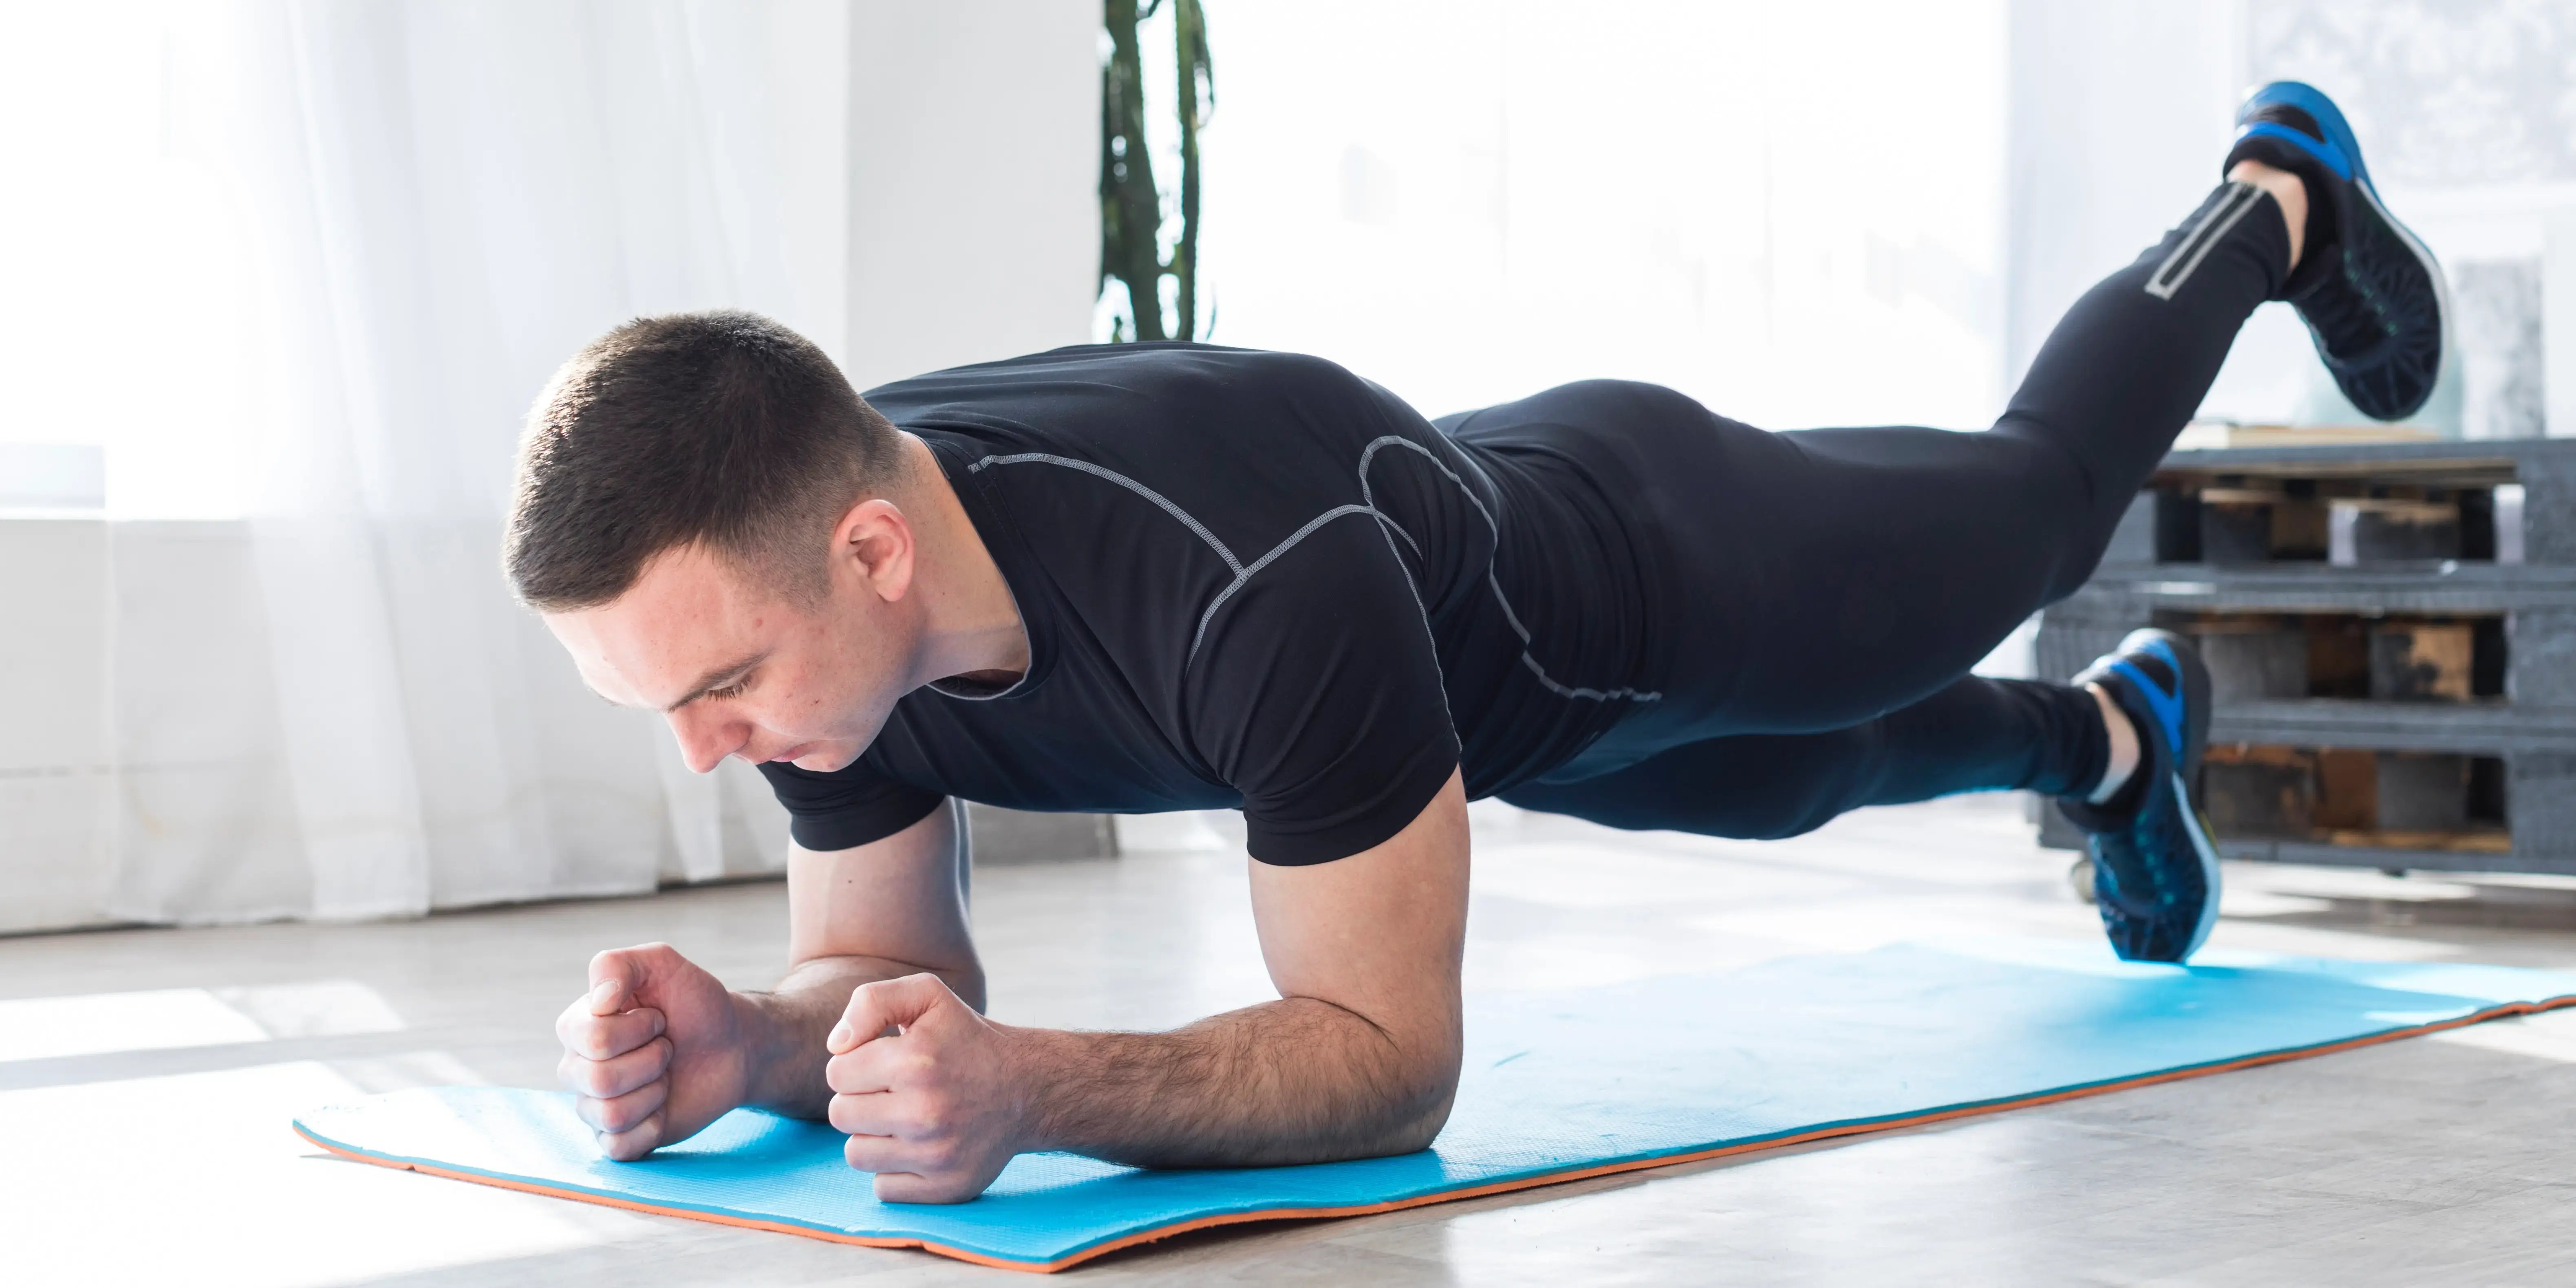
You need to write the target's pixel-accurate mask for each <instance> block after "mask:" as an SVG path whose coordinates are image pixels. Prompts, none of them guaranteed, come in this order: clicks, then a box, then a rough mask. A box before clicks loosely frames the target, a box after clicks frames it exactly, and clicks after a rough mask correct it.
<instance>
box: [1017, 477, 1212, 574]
mask: <svg viewBox="0 0 2576 1288" xmlns="http://www.w3.org/2000/svg"><path fill="white" fill-rule="evenodd" d="M1031 461H1038V462H1043V463H1045V464H1048V465H1061V466H1063V467H1065V468H1066V469H1069V470H1080V471H1082V472H1083V473H1085V474H1097V475H1099V476H1100V477H1102V478H1105V479H1107V480H1109V481H1110V482H1112V483H1115V484H1117V485H1118V486H1120V487H1123V488H1125V489H1127V490H1128V491H1130V492H1133V493H1135V494H1136V495H1138V496H1141V497H1143V498H1145V499H1146V500H1148V501H1151V502H1153V503H1154V504H1156V505H1159V506H1161V507H1163V509H1164V511H1165V512H1166V513H1168V514H1170V515H1171V516H1172V517H1173V518H1175V519H1178V520H1180V521H1181V522H1183V523H1186V524H1188V525H1189V528H1190V531H1192V532H1195V533H1197V534H1199V540H1201V541H1204V542H1206V543H1208V549H1210V550H1214V551H1215V552H1216V554H1217V558H1219V559H1223V560H1224V561H1225V566H1226V567H1228V568H1231V569H1233V570H1234V574H1235V576H1237V577H1241V576H1242V575H1243V564H1242V563H1241V562H1240V561H1238V560H1237V559H1236V558H1235V557H1234V552H1233V551H1231V550H1228V549H1226V548H1225V543H1224V542H1222V541H1219V540H1217V539H1216V534H1215V533H1213V532H1210V531H1208V530H1207V525H1206V524H1203V523H1201V522H1199V521H1198V520H1197V519H1195V518H1192V517H1191V516H1190V512H1189V511H1187V510H1184V509H1182V508H1181V507H1179V506H1177V505H1174V504H1172V503H1171V502H1170V501H1169V500H1167V499H1165V498H1164V496H1163V494H1162V493H1160V492H1157V491H1155V490H1154V489H1152V488H1149V487H1147V486H1145V485H1144V484H1142V483H1139V482H1137V481H1136V480H1134V479H1131V478H1129V477H1127V476H1126V475H1124V474H1121V473H1119V472H1118V471H1116V470H1111V469H1103V468H1101V467H1100V466H1097V465H1094V464H1092V463H1091V462H1089V461H1077V460H1075V459H1073V458H1072V457H1070V456H1051V455H1049V454H1047V453H1045V452H1022V453H1020V454H1019V455H1017V456H987V457H985V458H984V459H982V460H980V461H977V462H975V463H974V464H972V465H969V466H967V467H966V472H967V473H969V474H980V473H982V472H983V471H984V467H985V466H987V465H1022V464H1026V463H1028V462H1031Z"/></svg>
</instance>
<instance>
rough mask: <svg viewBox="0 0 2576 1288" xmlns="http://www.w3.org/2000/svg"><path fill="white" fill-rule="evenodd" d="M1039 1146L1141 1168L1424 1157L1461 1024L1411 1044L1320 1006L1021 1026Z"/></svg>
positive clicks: (1288, 1004)
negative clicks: (1086, 1026)
mask: <svg viewBox="0 0 2576 1288" xmlns="http://www.w3.org/2000/svg"><path fill="white" fill-rule="evenodd" d="M1018 1032H1019V1035H1020V1036H1021V1037H1022V1038H1024V1039H1025V1042H1024V1043H1023V1044H1022V1046H1021V1050H1022V1052H1023V1053H1024V1054H1023V1056H1022V1058H1023V1059H1024V1060H1025V1061H1026V1062H1027V1063H1026V1067H1025V1068H1023V1069H1022V1070H1021V1071H1020V1075H1021V1079H1022V1085H1024V1086H1027V1087H1028V1088H1030V1094H1031V1096H1032V1097H1033V1103H1032V1105H1031V1107H1030V1108H1031V1120H1032V1122H1033V1124H1034V1136H1035V1139H1034V1140H1032V1141H1031V1142H1029V1143H1028V1144H1026V1145H1025V1146H1024V1148H1027V1149H1037V1150H1069V1151H1072V1152H1074V1153H1079V1154H1087V1155H1090V1156H1092V1157H1094V1158H1102V1159H1108V1160H1110V1161H1112V1162H1119V1163H1127V1164H1131V1165H1134V1166H1140V1167H1238V1166H1265V1165H1273V1164H1286V1163H1313V1162H1327V1161H1332V1160H1336V1159H1344V1158H1365V1157H1373V1156H1376V1155H1382V1154H1395V1153H1406V1152H1410V1151H1412V1150H1416V1149H1420V1148H1423V1147H1424V1146H1426V1145H1428V1144H1430V1143H1431V1139H1432V1137H1434V1136H1436V1135H1438V1134H1439V1131H1440V1127H1441V1125H1442V1124H1443V1123H1445V1122H1446V1121H1448V1117H1449V1106H1450V1102H1451V1099H1452V1097H1453V1096H1454V1094H1455V1092H1456V1089H1457V1081H1458V1036H1457V1033H1456V1031H1455V1029H1454V1028H1452V1029H1450V1030H1449V1031H1448V1032H1446V1033H1444V1034H1442V1035H1440V1036H1438V1037H1435V1038H1428V1039H1417V1040H1416V1041H1415V1042H1414V1043H1412V1044H1411V1045H1410V1046H1408V1045H1407V1044H1406V1043H1404V1042H1400V1041H1399V1040H1398V1039H1397V1038H1396V1037H1395V1036H1394V1035H1393V1034H1392V1033H1391V1032H1390V1031H1389V1030H1386V1029H1383V1028H1381V1027H1380V1026H1378V1025H1377V1024H1375V1023H1373V1022H1371V1021H1370V1020H1368V1019H1367V1018H1365V1017H1363V1016H1361V1015H1359V1014H1358V1013H1356V1012H1353V1011H1350V1010H1346V1009H1344V1008H1342V1007H1339V1006H1334V1005H1332V1004H1331V1003H1328V1002H1320V1001H1316V1000H1314V999H1311V998H1285V999H1282V1000H1280V1001H1276V1002H1266V1003H1263V1004H1262V1005H1259V1006H1252V1007H1247V1008H1245V1009H1243V1010H1239V1011H1230V1012H1227V1013H1226V1014H1224V1015H1219V1016H1215V1017H1212V1018H1210V1019H1206V1020H1201V1021H1199V1022H1198V1023H1196V1024H1192V1025H1190V1026H1188V1027H1187V1028H1183V1029H1179V1030H1176V1031H1174V1032H1171V1033H1065V1032H1056V1031H1052V1030H1042V1029H1023V1030H1019V1031H1018Z"/></svg>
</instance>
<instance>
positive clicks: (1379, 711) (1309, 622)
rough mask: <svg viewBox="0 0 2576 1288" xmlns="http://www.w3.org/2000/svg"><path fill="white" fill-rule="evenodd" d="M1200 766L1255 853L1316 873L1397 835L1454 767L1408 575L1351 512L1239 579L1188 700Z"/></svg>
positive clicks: (1210, 620) (1211, 632)
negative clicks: (1216, 783) (1235, 806)
mask: <svg viewBox="0 0 2576 1288" xmlns="http://www.w3.org/2000/svg"><path fill="white" fill-rule="evenodd" d="M1184 693H1185V697H1186V700H1187V703H1188V708H1187V718H1188V723H1189V728H1190V732H1191V736H1192V738H1193V740H1194V741H1195V742H1196V744H1197V748H1198V751H1199V754H1200V755H1201V756H1203V757H1204V758H1205V759H1206V760H1207V762H1208V764H1209V766H1210V767H1211V768H1213V769H1214V770H1216V772H1217V773H1218V774H1219V775H1220V776H1222V777H1223V778H1224V779H1225V780H1226V781H1227V782H1228V783H1230V784H1232V785H1233V786H1234V788H1235V789H1236V790H1237V791H1240V792H1241V793H1242V794H1243V816H1244V822H1245V825H1246V831H1247V832H1248V834H1249V835H1248V844H1249V848H1250V849H1251V852H1252V857H1254V858H1256V859H1259V860H1261V861H1262V862H1264V863H1275V864H1283V865H1298V864H1310V863H1324V862H1329V861H1331V860H1334V859H1339V858H1344V857H1347V856H1349V855H1352V854H1357V853H1359V852H1360V851H1362V850H1366V849H1368V848H1370V847H1372V846H1375V845H1378V844H1380V843H1381V842H1384V841H1386V840H1387V839H1388V838H1390V837H1393V836H1394V835H1395V834H1396V833H1397V832H1400V831H1402V830H1404V827H1405V825H1406V824H1408V823H1410V822H1412V821H1413V820H1414V818H1415V816H1417V815H1419V814H1420V813H1421V812H1422V809H1423V807H1424V806H1426V805H1428V804H1430V803H1431V799H1432V797H1434V796H1436V795H1438V794H1439V792H1440V788H1441V785H1442V784H1444V783H1446V782H1447V781H1448V780H1449V775H1450V774H1451V772H1453V771H1454V770H1456V769H1457V767H1458V735H1457V731H1456V729H1455V728H1454V726H1453V725H1452V724H1451V722H1450V718H1449V703H1448V699H1447V697H1446V696H1445V695H1444V694H1443V693H1442V691H1441V675H1440V659H1439V654H1438V653H1437V651H1436V650H1435V648H1434V645H1433V643H1432V639H1431V631H1430V626H1429V624H1428V623H1427V622H1426V621H1425V619H1424V616H1423V611H1422V604H1421V601H1420V600H1419V599H1417V598H1416V597H1415V594H1414V589H1413V581H1412V577H1411V575H1410V574H1409V573H1408V571H1407V570H1406V568H1405V565H1404V563H1403V561H1402V560H1401V559H1399V558H1398V557H1397V555H1396V552H1395V550H1394V549H1393V548H1392V547H1391V545H1390V544H1389V537H1388V536H1387V534H1386V533H1385V531H1384V530H1383V529H1382V528H1381V527H1380V526H1379V521H1378V520H1377V519H1376V518H1375V517H1374V516H1372V515H1370V514H1369V513H1367V512H1366V511H1360V510H1356V509H1354V510H1353V511H1351V512H1349V513H1346V514H1344V515H1342V516H1340V517H1336V518H1332V519H1329V520H1327V521H1326V522H1325V523H1324V524H1322V525H1321V526H1320V527H1317V528H1315V529H1313V530H1312V531H1310V532H1309V533H1307V535H1306V536H1305V538H1304V539H1303V540H1300V541H1298V542H1297V543H1296V544H1295V545H1294V546H1292V547H1289V548H1288V549H1286V550H1284V551H1282V552H1280V553H1279V554H1278V555H1277V557H1276V558H1274V559H1272V560H1271V561H1270V562H1269V563H1268V564H1267V565H1264V566H1262V567H1260V568H1259V569H1258V570H1257V571H1255V572H1254V573H1253V574H1252V575H1251V576H1250V577H1248V578H1245V579H1243V580H1241V581H1240V582H1239V583H1238V584H1237V585H1236V586H1235V588H1234V590H1233V592H1232V593H1231V594H1229V595H1227V596H1226V597H1225V598H1224V600H1223V601H1222V602H1220V603H1219V604H1218V605H1217V606H1216V609H1215V611H1214V612H1212V613H1210V614H1209V615H1208V617H1207V619H1206V626H1205V629H1204V631H1203V633H1201V634H1200V635H1199V638H1198V643H1197V646H1196V649H1195V651H1194V652H1193V653H1192V655H1191V659H1190V664H1189V672H1188V677H1187V682H1186V685H1185V688H1184Z"/></svg>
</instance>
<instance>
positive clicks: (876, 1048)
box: [823, 975, 1029, 1203]
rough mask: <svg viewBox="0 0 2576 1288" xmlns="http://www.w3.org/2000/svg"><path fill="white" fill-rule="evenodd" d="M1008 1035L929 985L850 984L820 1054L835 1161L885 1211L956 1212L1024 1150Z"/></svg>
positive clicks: (1019, 1091) (1014, 1043)
mask: <svg viewBox="0 0 2576 1288" xmlns="http://www.w3.org/2000/svg"><path fill="white" fill-rule="evenodd" d="M1024 1032H1025V1030H1015V1029H1010V1028H1006V1027H1004V1026H1002V1025H999V1024H995V1023H993V1022H992V1021H990V1020H987V1019H985V1018H984V1017H983V1016H981V1015H978V1014H976V1013H975V1009H974V1008H973V1007H970V1006H968V1005H966V1003H964V1002H962V1001H959V1000H958V998H957V995H956V994H955V993H952V992H950V991H949V989H948V985H946V984H944V983H942V982H940V979H939V977H938V976H936V975H907V976H905V977H903V978H902V979H890V980H885V981H883V982H881V983H875V984H862V985H860V986H859V987H858V988H856V989H854V990H852V991H851V993H850V1005H849V1009H848V1010H847V1011H845V1012H843V1013H842V1017H841V1023H840V1024H839V1026H838V1027H836V1028H834V1029H833V1030H832V1035H831V1037H830V1039H829V1040H828V1041H827V1043H826V1045H827V1046H828V1047H829V1049H830V1050H831V1052H832V1060H831V1063H829V1064H827V1065H825V1066H824V1067H823V1077H824V1080H825V1081H826V1082H828V1083H830V1084H831V1088H832V1092H833V1095H832V1107H831V1110H830V1112H829V1115H828V1116H829V1117H830V1119H831V1123H832V1125H833V1126H834V1127H837V1128H839V1129H841V1130H842V1131H845V1132H848V1133H849V1134H850V1142H849V1144H848V1145H847V1146H846V1147H844V1149H843V1151H842V1156H843V1157H845V1158H847V1159H848V1160H849V1163H850V1166H852V1167H855V1168H857V1169H859V1170H860V1171H863V1172H874V1173H876V1178H877V1179H876V1192H877V1197H878V1198H879V1199H882V1200H884V1201H886V1202H889V1203H963V1202H965V1201H966V1200H968V1199H971V1198H973V1197H975V1196H976V1195H978V1194H981V1193H983V1191H984V1187H985V1186H987V1185H990V1184H992V1183H993V1178H994V1177H996V1176H998V1175H1000V1174H1001V1172H1002V1165H1003V1164H1005V1163H1008V1162H1010V1161H1011V1156H1012V1155H1013V1154H1016V1153H1018V1152H1019V1151H1020V1150H1021V1149H1023V1148H1028V1147H1029V1145H1028V1142H1027V1141H1026V1140H1025V1136H1026V1133H1027V1120H1028V1118H1029V1096H1028V1091H1029V1088H1028V1084H1027V1081H1026V1080H1025V1079H1024V1078H1022V1077H1021V1076H1019V1073H1018V1068H1017V1060H1016V1057H1017V1055H1018V1050H1017V1048H1018V1046H1019V1045H1020V1040H1019V1038H1018V1036H1017V1035H1019V1034H1021V1033H1024Z"/></svg>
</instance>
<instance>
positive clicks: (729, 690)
mask: <svg viewBox="0 0 2576 1288" xmlns="http://www.w3.org/2000/svg"><path fill="white" fill-rule="evenodd" d="M750 687H751V677H750V676H748V675H746V676H744V677H742V678H741V679H739V680H736V681H734V682H733V683H731V684H728V685H726V686H724V687H723V688H721V689H709V690H707V691H706V692H705V693H702V694H699V695H698V696H700V697H702V698H739V697H741V696H742V695H743V691H744V690H746V689H749V688H750Z"/></svg>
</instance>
